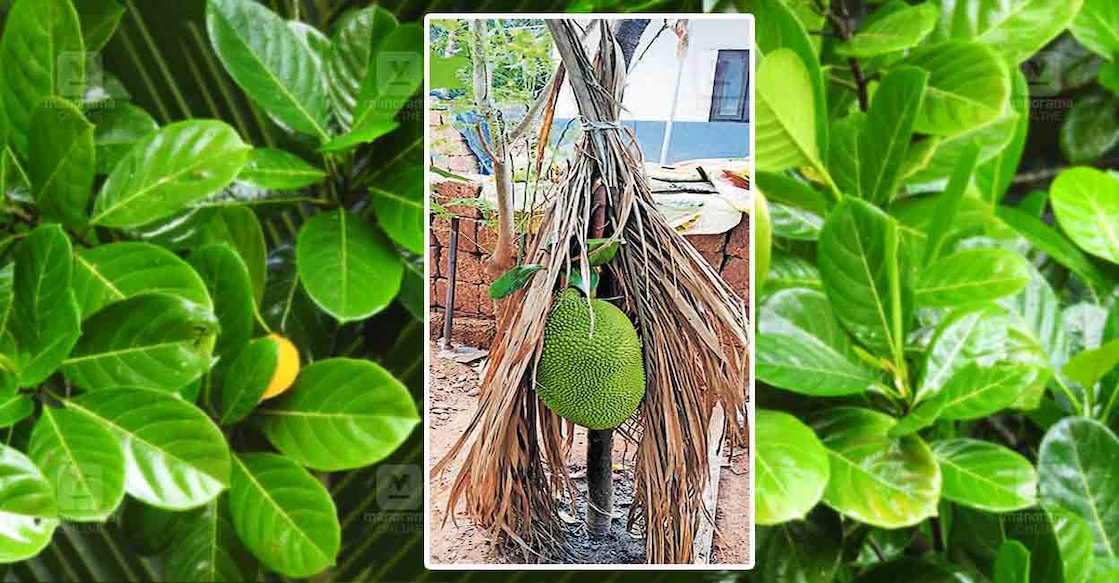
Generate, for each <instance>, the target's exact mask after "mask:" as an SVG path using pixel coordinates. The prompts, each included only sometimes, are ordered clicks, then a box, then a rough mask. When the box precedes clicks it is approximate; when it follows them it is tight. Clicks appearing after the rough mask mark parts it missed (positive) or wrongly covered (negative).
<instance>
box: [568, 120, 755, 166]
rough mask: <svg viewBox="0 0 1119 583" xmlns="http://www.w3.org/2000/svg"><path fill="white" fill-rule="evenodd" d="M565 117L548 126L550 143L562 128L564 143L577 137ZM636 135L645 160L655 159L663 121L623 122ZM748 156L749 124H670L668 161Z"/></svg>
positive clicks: (661, 135)
mask: <svg viewBox="0 0 1119 583" xmlns="http://www.w3.org/2000/svg"><path fill="white" fill-rule="evenodd" d="M570 121H571V120H568V119H556V121H555V125H554V126H552V127H553V129H552V136H551V140H552V143H553V144H555V143H556V141H557V140H559V139H560V137H561V135H562V134H563V132H564V130H565V129H567V136H565V137H564V138H563V139H564V142H565V143H570V142H572V141H573V140H575V139H576V138H577V136H576V132H575V130H574V129H571V128H573V127H574V124H570V126H569V123H568V122H570ZM623 123H624V124H625V125H626V126H627V127H629V128H630V130H631V131H633V133H634V135H636V136H637V143H638V144H639V145H640V146H641V151H642V153H643V154H645V160H646V161H651V162H656V161H657V160H658V159H660V154H661V141H662V140H663V139H664V122H663V121H634V120H627V121H625V122H623ZM749 155H750V124H749V123H748V122H747V123H742V122H706V121H704V122H697V121H677V122H675V123H673V124H672V142H671V143H670V144H669V147H668V163H669V164H671V163H674V162H682V161H684V160H696V159H700V158H743V157H746V156H749Z"/></svg>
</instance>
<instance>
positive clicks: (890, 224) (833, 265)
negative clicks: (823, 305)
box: [817, 198, 913, 362]
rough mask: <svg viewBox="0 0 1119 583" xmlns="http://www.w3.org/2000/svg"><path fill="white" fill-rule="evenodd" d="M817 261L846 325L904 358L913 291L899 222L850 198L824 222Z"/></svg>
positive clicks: (868, 342)
mask: <svg viewBox="0 0 1119 583" xmlns="http://www.w3.org/2000/svg"><path fill="white" fill-rule="evenodd" d="M817 262H818V265H819V267H820V277H821V279H822V280H823V282H824V289H825V290H827V294H828V299H829V300H831V305H832V309H833V310H834V312H835V315H836V317H838V318H839V321H840V322H841V323H842V324H843V326H844V327H845V328H847V330H848V331H850V332H851V333H852V334H854V336H855V338H857V339H859V340H860V341H862V342H863V343H864V344H866V345H867V346H868V347H870V348H871V349H873V350H876V351H879V352H881V353H882V354H889V355H891V356H892V357H893V359H894V360H895V362H900V361H901V360H902V358H903V345H904V343H905V334H906V329H907V328H908V325H909V320H910V314H911V311H912V304H913V301H912V293H913V292H912V287H911V286H910V285H909V281H908V279H909V269H907V268H906V267H905V265H906V262H907V260H906V258H905V256H904V250H903V248H902V246H901V238H900V237H899V234H898V224H897V222H896V221H894V219H892V218H890V217H889V216H887V215H886V214H885V213H883V212H882V211H880V210H878V209H877V208H875V207H873V206H871V205H869V204H867V203H865V202H862V201H859V200H854V199H850V198H846V199H844V200H843V201H842V202H840V203H839V204H838V205H836V207H835V209H834V210H832V212H831V214H830V215H828V218H827V220H826V221H825V222H824V229H823V231H822V232H821V233H820V242H819V251H818V257H817Z"/></svg>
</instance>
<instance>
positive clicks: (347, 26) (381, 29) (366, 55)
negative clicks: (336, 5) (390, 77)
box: [326, 6, 398, 129]
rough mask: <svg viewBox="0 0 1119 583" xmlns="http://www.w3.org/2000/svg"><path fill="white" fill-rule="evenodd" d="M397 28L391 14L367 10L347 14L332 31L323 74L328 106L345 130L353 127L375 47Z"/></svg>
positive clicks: (381, 9) (377, 8)
mask: <svg viewBox="0 0 1119 583" xmlns="http://www.w3.org/2000/svg"><path fill="white" fill-rule="evenodd" d="M397 25H398V24H397V21H396V17H395V16H393V14H392V13H391V12H389V11H388V10H385V9H384V8H381V7H380V6H370V7H368V8H362V9H360V10H353V11H351V12H348V13H346V14H345V15H344V16H342V18H341V19H340V20H339V22H338V25H337V26H336V28H335V29H334V36H333V38H332V42H331V50H330V55H329V57H328V58H327V65H326V74H327V80H328V82H329V85H330V97H331V104H332V105H333V106H334V113H335V115H336V116H337V117H338V120H339V121H340V122H341V123H342V126H343V127H344V128H346V129H349V127H350V124H351V123H353V117H354V108H355V107H356V106H357V99H358V93H359V92H360V90H361V84H362V81H363V80H364V79H365V75H366V72H367V71H368V70H369V62H370V59H371V58H372V56H373V53H374V51H375V49H376V47H377V46H378V45H379V44H380V43H382V42H384V40H385V38H386V37H387V36H388V35H389V34H390V33H392V31H393V30H395V29H396V27H397Z"/></svg>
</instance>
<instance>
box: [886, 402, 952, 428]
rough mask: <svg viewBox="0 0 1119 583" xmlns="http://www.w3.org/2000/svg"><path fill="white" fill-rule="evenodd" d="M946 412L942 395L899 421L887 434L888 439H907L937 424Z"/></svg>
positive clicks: (915, 408)
mask: <svg viewBox="0 0 1119 583" xmlns="http://www.w3.org/2000/svg"><path fill="white" fill-rule="evenodd" d="M943 410H944V395H943V394H940V395H937V396H936V397H933V398H932V399H929V400H928V401H925V402H923V403H920V404H918V405H917V406H916V407H913V408H912V409H911V410H910V411H909V412H908V413H906V414H905V415H904V416H903V417H901V418H900V419H898V422H897V424H896V425H894V426H893V427H891V428H890V430H889V431H887V432H886V436H887V437H893V438H898V437H905V436H906V435H911V434H914V433H917V432H918V431H920V430H922V429H924V428H926V427H929V426H930V425H932V424H933V423H936V420H937V418H939V417H940V413H941V411H943Z"/></svg>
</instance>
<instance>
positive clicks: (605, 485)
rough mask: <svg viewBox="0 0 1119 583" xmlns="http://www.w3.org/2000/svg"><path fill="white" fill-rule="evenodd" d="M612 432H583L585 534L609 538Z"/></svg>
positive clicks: (611, 507) (612, 513)
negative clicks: (584, 454) (585, 499)
mask: <svg viewBox="0 0 1119 583" xmlns="http://www.w3.org/2000/svg"><path fill="white" fill-rule="evenodd" d="M613 450H614V430H613V429H588V430H587V531H588V532H589V533H590V535H591V537H593V538H601V537H604V536H607V535H609V534H610V523H611V521H612V520H613V518H614V460H613V454H614V451H613Z"/></svg>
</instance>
